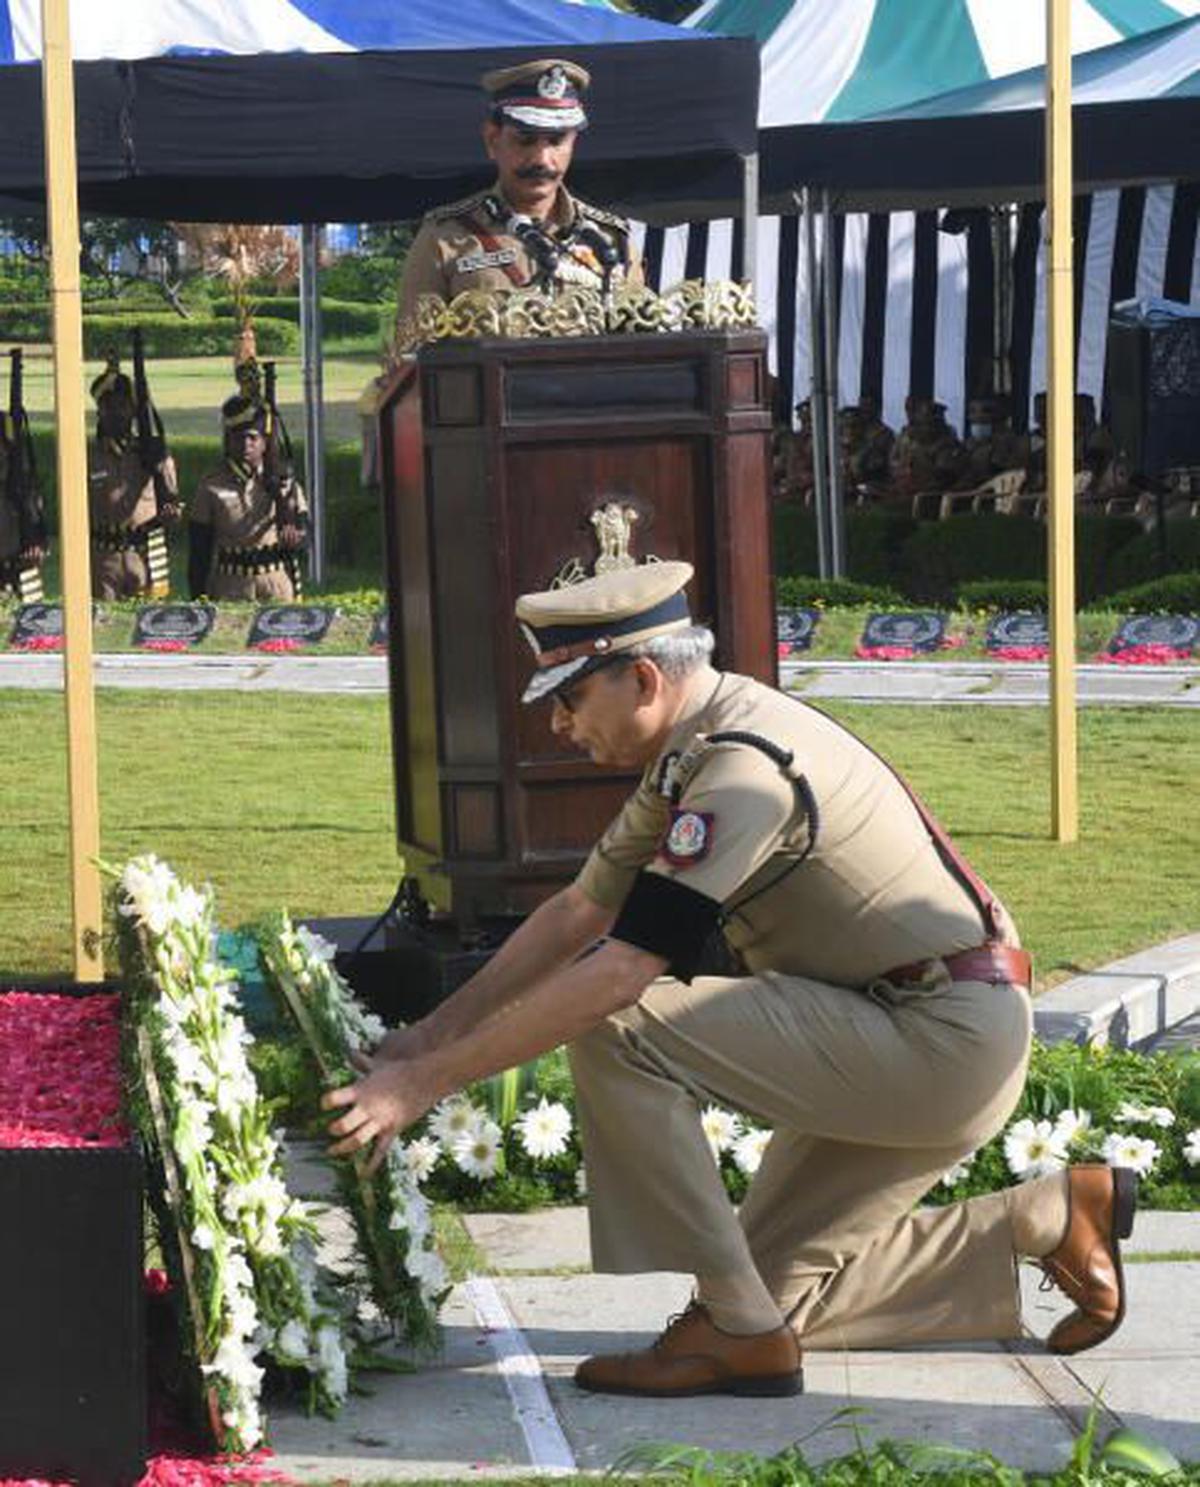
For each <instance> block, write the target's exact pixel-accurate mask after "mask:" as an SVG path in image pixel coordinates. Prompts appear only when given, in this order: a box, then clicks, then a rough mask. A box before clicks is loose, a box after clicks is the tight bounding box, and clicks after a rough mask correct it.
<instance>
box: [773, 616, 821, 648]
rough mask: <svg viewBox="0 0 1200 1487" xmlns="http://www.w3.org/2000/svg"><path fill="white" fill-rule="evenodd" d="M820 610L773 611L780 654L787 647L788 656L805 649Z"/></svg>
mask: <svg viewBox="0 0 1200 1487" xmlns="http://www.w3.org/2000/svg"><path fill="white" fill-rule="evenodd" d="M820 618H821V612H820V610H817V609H780V610H777V611H776V613H775V633H776V635H777V636H778V638H779V646H780V654H782V653H783V648H784V647H786V648H787V654H788V655H789V656H794V655H797V654H798V653H799V652H800V651H806V650H807V649H808V648H809V646H810V645H811V644H812V639H813V632H814V631H815V630H816V628H817V621H818V620H819V619H820Z"/></svg>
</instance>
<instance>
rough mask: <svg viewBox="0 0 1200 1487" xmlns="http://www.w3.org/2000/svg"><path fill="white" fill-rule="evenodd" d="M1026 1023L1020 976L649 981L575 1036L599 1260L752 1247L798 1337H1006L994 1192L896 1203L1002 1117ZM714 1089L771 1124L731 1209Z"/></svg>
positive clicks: (678, 1259) (682, 1265) (718, 1253)
mask: <svg viewBox="0 0 1200 1487" xmlns="http://www.w3.org/2000/svg"><path fill="white" fill-rule="evenodd" d="M1031 1026H1032V1012H1031V1008H1030V1002H1029V997H1028V996H1027V995H1026V993H1025V992H1023V991H1021V990H1019V989H1018V988H1015V987H1011V986H987V985H984V984H982V983H977V982H958V983H951V982H950V981H949V980H948V979H943V981H942V982H941V984H940V985H939V986H937V987H934V988H932V989H927V988H922V989H920V990H916V989H912V990H910V989H899V988H894V987H891V986H889V985H888V983H879V984H878V985H877V986H876V987H874V988H873V989H872V991H871V993H869V994H868V993H864V992H859V991H852V990H848V989H846V988H844V987H836V986H828V985H824V984H822V983H821V982H816V981H808V980H805V979H803V978H800V977H796V976H784V975H780V974H777V973H775V972H765V973H761V974H759V975H756V976H751V977H745V978H737V979H727V978H723V977H702V978H698V979H697V980H695V981H693V982H692V983H691V985H690V986H688V985H684V984H683V983H681V982H679V981H674V980H669V979H664V980H660V981H656V982H654V983H653V985H652V986H650V987H649V988H648V989H647V990H646V992H645V993H644V994H643V996H642V998H641V1000H640V1001H639V1002H638V1003H637V1004H636V1005H635V1006H633V1007H631V1008H629V1009H628V1010H626V1011H624V1012H621V1013H619V1014H617V1015H616V1016H614V1017H611V1018H609V1019H608V1020H607V1021H605V1022H604V1023H602V1024H600V1025H599V1026H598V1027H597V1028H595V1029H593V1030H592V1031H591V1032H590V1033H588V1034H586V1035H585V1036H584V1037H582V1038H580V1039H579V1040H578V1041H577V1042H575V1043H574V1044H572V1045H571V1048H570V1055H571V1066H572V1070H573V1073H574V1077H575V1087H576V1092H577V1099H578V1105H579V1114H580V1128H581V1134H582V1138H583V1147H584V1159H585V1162H586V1165H587V1178H588V1206H589V1212H590V1224H591V1238H592V1258H593V1263H594V1264H595V1266H596V1269H597V1270H603V1271H613V1272H618V1273H626V1272H631V1271H647V1270H673V1271H684V1272H688V1273H692V1274H711V1275H721V1274H725V1275H736V1274H738V1273H741V1272H742V1271H743V1269H744V1267H746V1266H755V1267H757V1269H758V1272H759V1274H760V1275H761V1276H762V1278H763V1280H764V1282H765V1283H766V1285H767V1287H768V1289H769V1290H770V1291H771V1294H772V1295H773V1296H774V1298H775V1300H776V1301H777V1302H778V1304H779V1307H780V1309H781V1310H782V1311H783V1312H784V1314H785V1315H787V1316H788V1318H789V1321H790V1322H791V1325H792V1326H793V1328H794V1329H795V1331H796V1333H797V1335H798V1336H799V1338H800V1340H801V1342H802V1344H803V1345H804V1346H805V1347H809V1348H841V1347H851V1348H853V1347H895V1346H903V1345H905V1344H911V1343H919V1342H937V1341H940V1342H948V1341H969V1340H982V1339H987V1338H1002V1337H1014V1336H1016V1335H1018V1334H1019V1331H1020V1299H1019V1291H1018V1288H1017V1280H1016V1266H1015V1254H1014V1245H1013V1237H1012V1230H1011V1225H1010V1221H1009V1200H1008V1195H1007V1194H1006V1193H994V1194H989V1195H987V1196H985V1197H982V1198H974V1199H971V1200H969V1201H968V1202H965V1203H958V1204H954V1205H952V1206H950V1207H947V1208H939V1209H926V1210H922V1211H918V1212H914V1211H913V1206H914V1204H916V1202H917V1201H918V1200H919V1199H920V1198H921V1197H922V1195H923V1194H925V1193H926V1192H928V1191H929V1189H930V1188H932V1187H933V1185H934V1184H935V1183H936V1182H937V1181H938V1179H939V1178H940V1177H941V1176H942V1174H943V1173H944V1172H945V1171H946V1170H947V1169H948V1168H949V1167H950V1166H952V1165H953V1163H954V1162H955V1161H956V1160H957V1159H958V1158H960V1157H962V1156H963V1155H965V1154H966V1153H967V1152H969V1151H972V1150H974V1149H975V1148H976V1147H977V1146H979V1145H980V1144H982V1143H983V1142H984V1141H986V1140H987V1139H988V1138H989V1137H991V1136H993V1135H995V1134H996V1132H997V1131H998V1130H1000V1129H1001V1127H1002V1126H1003V1124H1004V1122H1005V1120H1006V1119H1007V1117H1008V1115H1009V1114H1010V1113H1011V1111H1012V1109H1013V1107H1014V1106H1015V1104H1016V1102H1017V1099H1018V1098H1019V1096H1020V1093H1021V1089H1022V1085H1023V1083H1024V1078H1025V1068H1026V1064H1027V1062H1028V1058H1029V1043H1030V1035H1031ZM709 1102H717V1103H719V1104H722V1105H726V1106H730V1107H732V1108H733V1109H735V1110H740V1111H742V1112H744V1113H745V1114H747V1115H750V1116H752V1117H754V1118H755V1119H757V1120H759V1121H761V1122H763V1123H764V1124H766V1125H769V1126H770V1127H771V1128H772V1129H773V1131H774V1136H773V1137H772V1139H771V1141H770V1143H769V1145H768V1147H767V1150H766V1152H765V1154H764V1157H763V1161H762V1165H761V1166H760V1168H759V1170H758V1172H757V1173H756V1175H755V1177H754V1178H753V1180H752V1182H751V1185H750V1190H749V1192H748V1193H747V1195H746V1200H745V1202H744V1203H743V1204H742V1207H741V1210H740V1212H739V1213H735V1211H734V1209H733V1207H732V1205H731V1204H730V1203H729V1200H728V1198H727V1196H726V1193H725V1190H724V1187H723V1185H722V1182H721V1178H720V1175H719V1173H718V1171H717V1168H716V1164H715V1163H714V1161H713V1158H712V1154H711V1152H710V1150H709V1147H708V1143H707V1141H706V1139H705V1136H704V1133H703V1131H702V1129H701V1126H700V1107H701V1106H702V1105H705V1104H707V1103H709Z"/></svg>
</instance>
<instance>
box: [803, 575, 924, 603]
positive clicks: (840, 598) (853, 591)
mask: <svg viewBox="0 0 1200 1487" xmlns="http://www.w3.org/2000/svg"><path fill="white" fill-rule="evenodd" d="M775 603H776V604H777V605H778V606H779V608H780V609H808V608H813V607H815V608H817V609H833V608H850V607H853V606H859V607H865V606H867V605H874V606H876V607H878V608H884V607H892V608H894V607H895V606H896V605H898V604H903V603H904V599H903V597H902V596H901V595H900V594H898V593H897V592H896V590H895V589H889V588H885V587H884V586H882V585H881V584H873V583H855V582H854V580H853V579H850V578H780V579H777V580H776V582H775Z"/></svg>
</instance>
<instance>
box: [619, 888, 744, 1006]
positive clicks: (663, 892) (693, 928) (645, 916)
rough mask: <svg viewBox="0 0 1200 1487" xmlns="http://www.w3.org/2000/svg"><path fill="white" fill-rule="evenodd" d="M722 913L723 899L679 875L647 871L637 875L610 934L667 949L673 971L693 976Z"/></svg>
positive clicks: (653, 948) (663, 952)
mask: <svg viewBox="0 0 1200 1487" xmlns="http://www.w3.org/2000/svg"><path fill="white" fill-rule="evenodd" d="M720 917H721V905H720V904H719V903H718V902H717V901H716V899H715V898H709V897H708V895H707V894H704V893H697V892H696V890H695V889H694V888H689V887H687V885H686V884H684V883H681V882H679V880H678V879H677V878H664V877H663V876H662V874H661V873H648V872H645V871H642V872H640V873H638V875H637V877H636V878H635V879H634V880H633V887H632V888H631V889H630V890H629V896H628V898H626V900H625V903H624V906H623V907H622V909H621V912H620V913H619V914H618V915H617V922H616V923H615V924H614V925H613V927H612V929H611V930H609V938H610V939H613V940H621V941H622V942H623V943H624V944H626V945H636V946H637V947H638V949H639V950H649V951H650V953H651V954H652V955H661V956H662V957H663V959H664V960H665V961H666V962H667V965H668V969H669V970H670V972H671V974H672V976H674V977H675V978H676V979H677V980H679V981H690V980H691V979H692V977H693V976H694V975H695V974H696V969H697V967H698V966H699V964H700V960H701V957H702V955H703V953H704V947H705V945H706V944H707V943H708V940H709V937H710V936H711V935H712V932H713V930H714V929H715V928H716V927H717V924H718V922H719V920H720Z"/></svg>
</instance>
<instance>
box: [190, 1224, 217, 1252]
mask: <svg viewBox="0 0 1200 1487" xmlns="http://www.w3.org/2000/svg"><path fill="white" fill-rule="evenodd" d="M215 1242H216V1240H215V1236H214V1234H213V1231H212V1230H211V1229H210V1228H209V1227H208V1225H207V1224H197V1225H196V1227H195V1228H194V1229H193V1230H192V1243H193V1244H194V1245H195V1246H196V1248H197V1249H212V1247H213V1245H214V1243H215Z"/></svg>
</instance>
